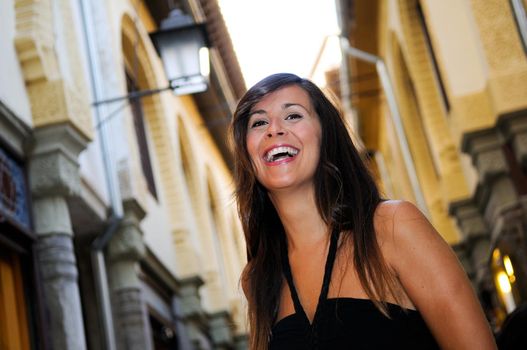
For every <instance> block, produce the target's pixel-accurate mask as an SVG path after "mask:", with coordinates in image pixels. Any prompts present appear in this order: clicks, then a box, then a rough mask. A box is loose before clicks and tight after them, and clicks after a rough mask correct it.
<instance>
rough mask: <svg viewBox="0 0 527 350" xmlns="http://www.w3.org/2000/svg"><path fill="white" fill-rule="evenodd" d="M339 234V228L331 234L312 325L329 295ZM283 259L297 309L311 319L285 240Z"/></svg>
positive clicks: (284, 269)
mask: <svg viewBox="0 0 527 350" xmlns="http://www.w3.org/2000/svg"><path fill="white" fill-rule="evenodd" d="M339 234H340V231H339V230H337V229H334V230H333V232H332V234H331V241H330V244H329V251H328V256H327V258H326V265H325V268H324V278H323V281H322V288H321V290H320V296H319V298H318V304H317V308H316V310H315V315H314V316H313V323H312V324H311V325H312V326H313V325H314V324H315V323H316V319H317V315H318V314H319V313H320V309H321V307H322V306H323V304H324V302H325V300H326V298H327V296H328V291H329V283H330V282H331V273H332V270H333V265H334V264H335V256H336V254H337V243H338V238H339ZM282 260H283V272H284V275H285V278H286V280H287V283H288V285H289V290H290V291H291V298H292V299H293V304H294V306H295V311H296V312H297V313H300V314H303V316H304V317H305V319H306V320H308V321H309V319H308V317H307V314H306V312H305V310H304V308H303V307H302V304H301V303H300V299H299V298H298V293H297V291H296V288H295V284H294V282H293V275H292V273H291V266H290V265H289V257H288V254H287V243H286V242H284V250H283V254H282Z"/></svg>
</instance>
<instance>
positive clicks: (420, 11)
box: [417, 1, 450, 112]
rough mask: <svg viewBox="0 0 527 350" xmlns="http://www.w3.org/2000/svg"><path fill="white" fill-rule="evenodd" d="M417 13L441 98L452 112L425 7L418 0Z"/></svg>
mask: <svg viewBox="0 0 527 350" xmlns="http://www.w3.org/2000/svg"><path fill="white" fill-rule="evenodd" d="M417 14H418V17H419V22H421V27H422V28H423V34H424V38H425V42H426V46H427V48H428V52H429V53H430V58H431V59H432V67H433V69H434V74H435V76H436V79H437V83H438V84H439V90H440V93H441V98H442V99H443V104H444V106H445V109H446V111H447V112H450V102H449V101H448V96H447V94H446V89H445V85H444V83H443V79H442V77H441V74H440V71H439V65H438V64H437V60H436V55H435V53H434V47H433V46H432V41H431V40H430V33H429V32H428V27H427V25H426V19H425V15H424V13H423V9H422V7H421V4H420V2H419V1H417Z"/></svg>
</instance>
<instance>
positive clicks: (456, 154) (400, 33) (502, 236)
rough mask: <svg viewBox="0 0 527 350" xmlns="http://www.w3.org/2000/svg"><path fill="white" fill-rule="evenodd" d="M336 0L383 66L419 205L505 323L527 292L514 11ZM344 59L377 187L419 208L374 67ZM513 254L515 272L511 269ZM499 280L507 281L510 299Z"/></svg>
mask: <svg viewBox="0 0 527 350" xmlns="http://www.w3.org/2000/svg"><path fill="white" fill-rule="evenodd" d="M340 4H341V6H340V7H341V8H343V9H346V8H349V7H352V10H351V11H348V12H345V13H343V14H341V18H343V25H344V28H347V33H346V34H347V36H348V39H349V42H350V45H352V46H354V47H356V48H359V49H361V50H364V51H367V52H370V53H373V54H375V55H378V56H380V57H381V58H382V59H383V60H384V62H385V63H386V66H387V69H388V75H389V77H390V79H391V81H392V84H393V88H394V94H395V98H396V101H397V107H398V110H399V112H400V114H401V119H402V126H403V129H404V137H405V138H406V140H407V142H408V148H409V153H410V155H411V159H412V162H413V166H414V168H415V175H416V176H417V179H418V184H419V189H420V191H421V192H422V194H423V197H424V199H425V203H426V205H425V206H424V207H422V208H421V209H423V211H425V213H428V217H429V219H430V220H431V222H432V224H433V225H434V226H435V227H436V229H437V230H438V231H439V232H440V234H442V235H443V237H444V238H445V239H446V240H447V241H448V242H449V243H450V244H452V245H453V246H454V247H455V249H456V251H457V252H458V254H459V257H460V259H461V261H462V262H463V264H464V266H465V268H466V271H467V273H468V274H469V276H470V277H471V279H472V281H473V282H474V286H475V288H476V290H477V291H478V293H479V295H480V297H481V300H482V303H483V305H484V308H485V310H486V311H487V315H488V317H489V319H490V320H491V321H492V323H493V325H494V326H495V327H497V328H499V325H500V324H501V322H502V321H503V319H504V317H505V316H506V314H507V313H509V312H511V311H512V310H513V309H514V305H519V303H521V302H522V301H524V300H525V299H526V297H527V295H526V290H525V278H526V276H527V275H526V274H525V269H526V268H525V267H526V266H527V262H526V259H525V256H526V255H527V249H526V247H527V245H526V243H525V242H526V231H527V230H526V227H527V226H526V222H525V219H524V217H525V211H524V208H525V207H524V205H525V200H526V197H525V195H526V194H527V190H526V188H525V183H526V181H527V177H526V174H527V167H526V162H525V146H524V144H525V130H526V129H525V125H526V123H527V121H526V118H527V99H526V97H527V79H525V74H526V68H527V53H526V51H525V49H524V47H523V45H522V41H521V38H520V35H519V31H518V28H517V26H516V22H515V18H514V13H513V10H512V7H511V5H510V3H509V2H508V1H469V0H463V1H454V0H447V1H429V0H397V1H395V0H394V1H340ZM350 13H351V14H352V16H350V15H349V14H350ZM346 63H347V64H348V68H349V71H350V84H351V88H352V99H351V102H352V103H353V106H354V108H355V110H356V113H357V115H358V120H359V121H360V123H359V130H358V131H359V134H360V136H361V138H362V139H363V142H364V144H365V145H366V147H367V148H368V150H369V151H370V153H372V154H374V158H375V159H376V160H377V162H376V164H377V166H376V167H375V171H376V172H377V173H378V177H379V179H380V181H381V187H382V188H383V189H384V191H385V192H386V193H388V194H389V195H390V196H393V197H396V198H404V199H408V200H411V201H416V192H415V191H414V190H413V189H412V186H411V182H410V176H409V175H411V172H412V169H411V168H408V167H407V166H405V163H404V161H403V156H402V154H403V151H404V149H403V148H404V147H403V146H402V145H401V143H400V140H399V135H398V134H397V133H396V132H395V130H394V129H395V123H396V120H395V119H394V116H393V115H392V114H391V113H390V109H389V108H388V105H387V102H386V99H387V98H386V95H385V93H384V91H383V89H382V87H381V86H380V85H379V80H378V77H377V76H375V75H373V76H371V72H372V70H373V72H375V69H374V67H373V66H372V65H369V66H368V64H367V63H365V62H359V61H358V60H356V59H353V58H349V59H348V61H347V62H346ZM368 74H370V75H368ZM357 77H362V79H357ZM372 89H373V91H374V93H373V94H367V93H366V92H368V91H372ZM376 89H377V90H376ZM375 91H377V93H375ZM522 208H523V209H522ZM511 242H515V243H511ZM513 247H514V248H513ZM506 257H507V258H506ZM511 257H512V258H511ZM509 258H510V261H513V265H514V267H515V270H514V271H516V272H515V275H510V273H511V272H510V270H507V268H506V267H505V266H506V265H507V263H505V262H504V261H505V260H507V259H509ZM506 271H509V272H506ZM499 273H502V275H503V274H505V273H507V274H509V275H508V277H506V278H508V280H509V282H510V285H511V288H509V289H510V290H511V291H510V292H504V289H503V288H504V287H503V286H502V285H500V282H499V281H498V280H499V278H498V277H497V276H498V274H499ZM509 282H507V283H509ZM506 289H507V288H505V290H506ZM507 293H508V294H507ZM511 295H512V297H511ZM511 298H512V299H511ZM507 300H509V301H507ZM510 300H514V302H513V304H511V303H510ZM511 305H513V306H511Z"/></svg>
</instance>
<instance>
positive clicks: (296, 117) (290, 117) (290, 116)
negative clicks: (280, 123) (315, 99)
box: [285, 113, 302, 120]
mask: <svg viewBox="0 0 527 350" xmlns="http://www.w3.org/2000/svg"><path fill="white" fill-rule="evenodd" d="M300 118H302V116H301V115H300V114H296V113H293V114H289V115H288V116H287V117H286V118H285V119H286V120H291V119H300Z"/></svg>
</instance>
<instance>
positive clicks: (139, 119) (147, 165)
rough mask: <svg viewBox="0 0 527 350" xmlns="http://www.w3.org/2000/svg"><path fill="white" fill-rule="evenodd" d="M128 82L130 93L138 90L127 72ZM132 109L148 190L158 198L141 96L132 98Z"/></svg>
mask: <svg viewBox="0 0 527 350" xmlns="http://www.w3.org/2000/svg"><path fill="white" fill-rule="evenodd" d="M126 83H127V89H128V93H130V92H133V91H137V90H138V88H137V84H136V83H135V80H134V78H133V77H132V76H131V75H130V74H128V72H126ZM130 109H131V110H132V116H133V118H134V127H135V134H136V136H137V143H138V144H139V156H140V158H141V168H142V170H143V175H144V177H145V180H146V184H147V187H148V190H149V191H150V193H151V194H152V196H154V198H156V199H157V191H156V185H155V181H154V172H153V171H152V162H151V160H150V152H149V150H148V140H147V138H146V129H145V122H144V116H143V108H142V105H141V98H140V97H136V98H131V99H130Z"/></svg>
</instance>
